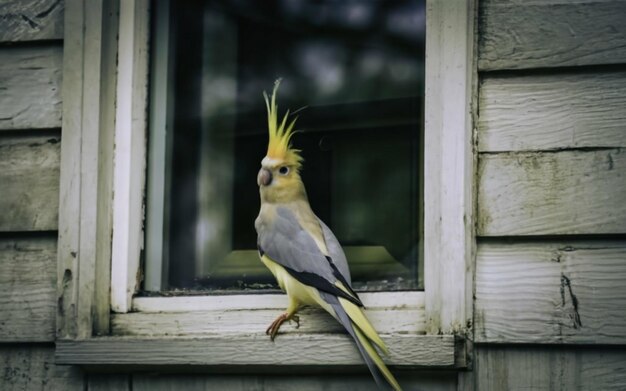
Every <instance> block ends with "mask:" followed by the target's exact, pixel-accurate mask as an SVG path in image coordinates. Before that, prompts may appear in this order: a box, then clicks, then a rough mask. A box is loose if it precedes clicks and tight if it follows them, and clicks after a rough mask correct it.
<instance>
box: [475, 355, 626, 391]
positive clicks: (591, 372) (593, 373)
mask: <svg viewBox="0 0 626 391" xmlns="http://www.w3.org/2000/svg"><path fill="white" fill-rule="evenodd" d="M474 370H475V372H476V387H475V389H476V390H481V391H500V390H511V391H515V390H537V391H541V390H546V391H547V390H563V391H567V390H606V391H612V390H615V391H617V390H624V389H626V352H624V350H623V349H607V348H579V347H577V348H569V347H562V346H558V347H555V346H532V347H531V346H518V347H516V346H494V345H489V346H480V347H479V348H478V349H477V352H476V366H475V368H474Z"/></svg>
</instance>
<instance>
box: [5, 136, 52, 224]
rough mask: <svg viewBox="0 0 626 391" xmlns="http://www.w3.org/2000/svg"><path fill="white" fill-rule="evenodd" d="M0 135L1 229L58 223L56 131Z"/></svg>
mask: <svg viewBox="0 0 626 391" xmlns="http://www.w3.org/2000/svg"><path fill="white" fill-rule="evenodd" d="M45 133H46V134H42V135H40V136H26V137H21V136H20V137H0V184H1V185H0V210H1V211H2V213H0V232H12V231H50V230H56V229H57V226H58V213H59V211H58V209H59V163H60V162H59V159H60V152H61V151H60V148H61V143H60V142H61V138H60V136H59V132H45Z"/></svg>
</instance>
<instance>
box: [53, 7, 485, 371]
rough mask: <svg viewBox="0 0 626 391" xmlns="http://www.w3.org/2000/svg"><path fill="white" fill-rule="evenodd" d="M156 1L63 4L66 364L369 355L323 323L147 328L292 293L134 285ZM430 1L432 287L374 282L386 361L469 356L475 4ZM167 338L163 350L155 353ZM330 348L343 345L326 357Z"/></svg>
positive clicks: (455, 362) (428, 246)
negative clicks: (146, 290) (272, 336)
mask: <svg viewBox="0 0 626 391" xmlns="http://www.w3.org/2000/svg"><path fill="white" fill-rule="evenodd" d="M87 2H88V3H89V4H87ZM149 6H150V1H149V0H124V1H120V0H117V1H116V0H97V1H93V0H66V3H65V37H64V38H65V43H64V68H63V77H64V91H63V96H64V108H63V110H64V111H63V130H62V132H63V133H62V137H63V138H62V140H63V142H62V150H61V180H60V181H61V183H60V206H59V242H58V298H59V305H58V312H57V314H58V315H57V338H58V342H57V362H59V363H66V364H77V363H79V364H82V365H115V364H137V365H166V364H168V363H171V362H172V361H171V360H175V362H176V363H178V364H193V365H233V366H238V365H261V366H262V365H270V364H277V365H286V364H288V365H304V366H319V365H324V366H328V365H358V364H360V362H361V361H360V357H359V356H358V354H357V352H356V350H354V348H353V346H352V345H351V344H350V343H348V342H351V341H349V340H348V338H347V337H346V336H343V335H338V334H329V333H324V332H323V331H322V327H320V326H317V327H320V328H321V329H320V330H319V331H317V330H309V332H307V333H304V332H295V333H291V332H289V333H286V334H284V335H281V336H280V337H279V339H278V340H277V342H276V343H275V344H271V343H270V342H269V338H267V337H266V336H265V335H264V333H263V330H264V329H263V328H261V329H259V330H258V332H256V333H254V332H251V331H250V330H247V329H245V328H242V329H241V330H239V329H237V328H236V327H235V329H229V330H230V331H229V332H228V333H226V332H224V333H221V332H220V329H219V327H217V326H216V328H215V329H214V330H213V331H211V332H204V333H203V332H200V333H199V334H194V333H193V330H191V331H184V332H182V333H180V334H178V335H175V336H165V335H158V336H155V335H151V334H150V333H151V332H150V331H148V332H147V333H146V334H141V333H140V332H138V330H140V329H141V328H142V327H143V326H145V325H146V324H151V323H154V322H155V320H158V319H165V317H166V315H165V313H166V312H167V308H169V309H170V310H169V311H172V312H173V313H175V314H177V315H175V317H178V319H177V322H179V324H180V323H181V322H183V323H184V321H185V317H189V316H191V315H194V316H195V315H198V314H201V315H202V316H205V317H206V319H219V318H220V316H222V315H226V314H227V313H229V314H233V313H237V314H241V315H242V317H241V319H242V320H244V319H248V320H249V319H250V318H252V317H254V316H255V314H261V313H262V312H263V311H265V312H263V314H265V313H266V312H268V311H273V312H274V313H278V312H279V311H282V310H284V308H285V305H286V297H285V296H284V295H257V296H254V297H255V300H252V301H251V300H250V297H252V296H250V295H245V297H241V296H242V295H233V296H201V297H178V298H176V297H174V298H172V297H165V298H161V297H159V298H137V299H133V297H132V296H133V293H134V292H135V291H136V289H137V284H138V280H139V276H140V273H141V267H140V262H139V257H140V252H141V249H142V246H143V232H142V229H143V218H144V210H145V209H144V204H143V203H144V202H145V201H144V193H145V190H146V189H145V186H144V183H145V175H146V140H147V136H146V131H147V112H146V108H147V99H148V95H147V90H148V38H149V33H150V29H149V20H150V14H149ZM426 13H427V17H426V67H425V68H426V71H425V72H426V78H425V88H426V91H425V109H424V111H425V113H424V115H425V124H424V128H425V135H424V142H425V145H428V146H429V147H428V148H425V151H424V173H425V175H424V189H425V191H424V227H425V230H424V231H425V232H424V243H423V245H424V274H425V281H424V283H425V290H424V291H423V292H409V293H407V292H400V293H394V292H379V293H375V292H372V293H365V294H363V301H364V302H365V304H366V306H371V307H372V308H371V309H369V311H372V313H374V312H376V311H379V312H380V314H382V315H383V316H384V318H385V319H387V320H389V319H393V321H391V322H389V321H387V322H384V321H381V322H379V323H378V324H377V322H376V321H375V320H374V324H375V326H377V327H378V329H379V332H380V333H381V334H382V335H383V339H385V340H386V341H388V343H389V345H390V350H391V356H390V357H389V360H388V362H389V363H391V364H393V365H399V366H424V367H431V368H465V367H467V364H468V354H469V353H470V349H471V336H472V335H471V332H472V286H473V259H474V253H475V251H474V248H475V235H474V224H473V221H474V219H473V215H474V210H473V209H474V207H473V198H474V196H473V194H474V188H473V186H474V183H475V181H474V167H475V154H474V153H473V151H474V147H473V144H474V142H473V140H474V130H473V122H474V121H473V117H472V115H473V113H474V110H473V102H474V101H475V97H476V86H475V80H476V74H475V73H476V66H475V61H474V52H475V39H474V36H475V33H474V29H475V20H476V7H475V2H474V1H469V2H467V1H465V0H455V1H447V0H427V1H426ZM118 37H119V38H118ZM251 302H254V303H253V304H252V305H251ZM312 312H315V310H312ZM142 316H143V318H142ZM181 317H182V318H181ZM315 317H317V315H315ZM320 317H321V315H320ZM312 318H313V317H312ZM142 319H143V320H142ZM189 319H191V318H189ZM232 319H234V318H232ZM320 322H321V323H320V324H322V325H323V324H324V322H325V320H321V321H320ZM312 323H314V325H315V322H312ZM120 324H123V327H120ZM398 324H408V325H409V326H408V327H409V330H410V332H409V333H407V334H401V332H404V331H401V332H398V331H397V330H398V329H397V325H398ZM221 327H224V326H223V325H222V326H221ZM394 327H396V328H394ZM112 330H113V331H114V332H113V333H112ZM120 330H122V331H126V332H128V334H126V333H123V332H122V331H120ZM161 331H163V330H161ZM116 333H117V334H116ZM120 333H121V334H120ZM129 335H130V336H129ZM198 341H200V343H198ZM146 342H150V343H146ZM242 343H245V344H247V346H250V352H246V353H250V354H245V355H241V354H239V355H237V354H234V353H233V352H237V351H239V350H240V349H241V346H242ZM209 344H210V345H209ZM198 345H200V346H201V348H198V347H197V346H198ZM208 346H211V349H207V347H208ZM155 349H157V350H155ZM158 349H161V352H162V353H161V354H158V355H156V356H154V354H155V352H159V350H158ZM257 349H259V350H260V351H267V349H280V351H281V352H283V353H282V354H281V355H282V356H283V357H284V356H285V354H284V352H285V351H290V352H292V353H293V356H292V357H293V359H290V360H289V362H284V361H281V360H280V358H279V356H277V355H274V356H276V357H273V358H272V359H268V358H267V356H268V355H267V354H265V355H262V354H257V353H255V352H256V351H257ZM328 349H331V350H333V352H334V353H335V354H334V355H329V354H328ZM322 357H323V358H324V359H323V360H322ZM329 357H332V358H329ZM268 360H269V361H268Z"/></svg>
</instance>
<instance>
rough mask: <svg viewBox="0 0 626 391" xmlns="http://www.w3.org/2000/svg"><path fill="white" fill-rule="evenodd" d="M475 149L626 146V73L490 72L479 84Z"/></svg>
mask: <svg viewBox="0 0 626 391" xmlns="http://www.w3.org/2000/svg"><path fill="white" fill-rule="evenodd" d="M479 105H480V117H479V120H478V149H479V151H480V152H499V151H533V150H534V151H536V150H553V149H566V148H592V147H622V148H624V147H626V72H623V71H621V72H606V73H598V72H575V73H560V74H555V73H551V74H546V75H525V76H506V75H501V76H490V75H487V76H485V78H483V80H482V82H481V85H480V98H479Z"/></svg>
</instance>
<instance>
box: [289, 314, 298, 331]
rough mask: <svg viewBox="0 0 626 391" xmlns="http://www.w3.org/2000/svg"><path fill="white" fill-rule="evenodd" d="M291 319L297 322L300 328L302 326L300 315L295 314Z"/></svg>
mask: <svg viewBox="0 0 626 391" xmlns="http://www.w3.org/2000/svg"><path fill="white" fill-rule="evenodd" d="M291 319H292V320H293V321H294V322H296V328H297V329H299V328H300V317H299V316H298V315H293V316H292V317H291Z"/></svg>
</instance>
